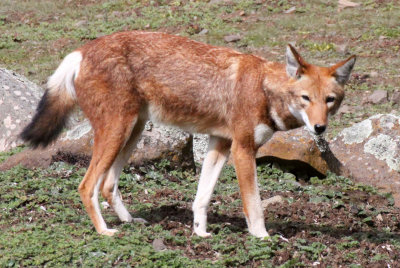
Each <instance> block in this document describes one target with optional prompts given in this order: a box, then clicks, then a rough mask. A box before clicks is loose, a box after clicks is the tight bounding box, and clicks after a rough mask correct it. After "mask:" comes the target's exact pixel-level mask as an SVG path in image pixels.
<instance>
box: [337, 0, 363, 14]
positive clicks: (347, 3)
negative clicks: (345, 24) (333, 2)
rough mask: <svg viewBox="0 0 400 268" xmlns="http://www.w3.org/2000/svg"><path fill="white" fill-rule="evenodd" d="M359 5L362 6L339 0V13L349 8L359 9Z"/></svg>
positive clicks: (346, 0)
mask: <svg viewBox="0 0 400 268" xmlns="http://www.w3.org/2000/svg"><path fill="white" fill-rule="evenodd" d="M359 5H360V4H359V3H354V2H351V1H349V0H339V1H338V11H339V12H340V11H342V10H343V9H345V8H348V7H358V6H359Z"/></svg>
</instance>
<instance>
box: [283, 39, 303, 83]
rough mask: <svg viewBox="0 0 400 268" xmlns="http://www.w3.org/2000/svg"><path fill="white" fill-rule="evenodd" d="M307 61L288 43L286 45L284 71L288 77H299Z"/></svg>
mask: <svg viewBox="0 0 400 268" xmlns="http://www.w3.org/2000/svg"><path fill="white" fill-rule="evenodd" d="M307 66H308V63H307V62H306V61H305V60H304V59H303V58H302V57H301V56H300V54H299V53H298V52H297V51H296V49H294V47H293V46H292V45H290V44H288V45H287V47H286V72H287V74H288V75H289V76H290V77H293V78H295V79H299V78H300V77H301V75H302V74H303V73H304V71H305V70H306V69H307Z"/></svg>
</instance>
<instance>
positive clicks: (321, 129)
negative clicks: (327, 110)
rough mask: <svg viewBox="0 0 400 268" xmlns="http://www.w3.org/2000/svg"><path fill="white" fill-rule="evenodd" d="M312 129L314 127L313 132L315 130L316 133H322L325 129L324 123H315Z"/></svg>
mask: <svg viewBox="0 0 400 268" xmlns="http://www.w3.org/2000/svg"><path fill="white" fill-rule="evenodd" d="M314 129H315V132H317V134H322V133H323V132H324V131H325V129H326V126H325V125H319V124H316V125H315V126H314Z"/></svg>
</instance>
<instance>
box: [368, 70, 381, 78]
mask: <svg viewBox="0 0 400 268" xmlns="http://www.w3.org/2000/svg"><path fill="white" fill-rule="evenodd" d="M369 75H370V76H371V77H373V78H375V77H378V75H379V74H378V72H376V71H372V72H370V74H369Z"/></svg>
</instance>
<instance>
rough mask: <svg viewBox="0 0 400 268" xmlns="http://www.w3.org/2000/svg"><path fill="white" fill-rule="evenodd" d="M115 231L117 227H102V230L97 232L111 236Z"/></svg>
mask: <svg viewBox="0 0 400 268" xmlns="http://www.w3.org/2000/svg"><path fill="white" fill-rule="evenodd" d="M116 232H118V230H117V229H104V230H103V231H101V232H99V233H100V234H101V235H106V236H113V235H114V234H115V233H116Z"/></svg>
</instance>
